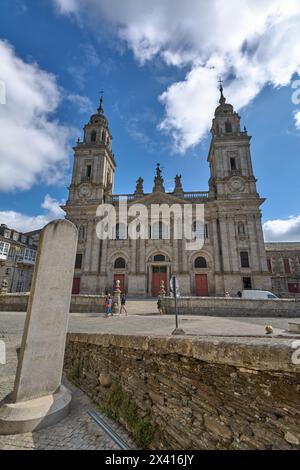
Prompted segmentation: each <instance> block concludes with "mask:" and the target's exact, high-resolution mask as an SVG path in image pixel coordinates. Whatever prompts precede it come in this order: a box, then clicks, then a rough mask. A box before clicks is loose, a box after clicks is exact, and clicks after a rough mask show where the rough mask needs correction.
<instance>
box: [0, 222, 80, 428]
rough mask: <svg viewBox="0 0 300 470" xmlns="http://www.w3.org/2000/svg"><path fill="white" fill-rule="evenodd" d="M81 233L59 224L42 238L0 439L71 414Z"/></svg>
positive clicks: (0, 415)
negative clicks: (68, 359) (67, 383)
mask: <svg viewBox="0 0 300 470" xmlns="http://www.w3.org/2000/svg"><path fill="white" fill-rule="evenodd" d="M76 248H77V229H76V227H75V225H73V224H72V223H71V222H69V221H68V220H56V221H53V222H51V223H50V224H48V225H47V226H46V227H45V228H44V230H43V231H42V233H41V238H40V243H39V248H38V253H37V259H36V264H35V268H34V274H33V280H32V288H31V292H30V297H29V301H28V308H27V315H26V320H25V326H24V331H23V337H22V344H21V350H20V355H19V361H18V367H17V373H16V378H15V385H14V390H13V393H12V394H11V395H10V396H8V397H7V400H6V401H5V402H4V405H3V406H2V407H1V408H0V434H16V433H23V432H29V431H32V430H34V429H38V428H41V427H45V426H48V425H50V424H54V423H55V422H57V421H58V420H60V419H62V418H64V417H65V416H66V414H67V413H68V410H69V405H70V401H71V394H70V392H69V391H68V390H67V389H66V388H65V387H63V386H62V385H61V377H62V368H63V360H64V350H65V342H66V333H67V326H68V317H69V310H70V301H71V291H72V282H73V271H74V262H75V255H76Z"/></svg>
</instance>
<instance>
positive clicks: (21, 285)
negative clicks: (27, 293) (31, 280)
mask: <svg viewBox="0 0 300 470" xmlns="http://www.w3.org/2000/svg"><path fill="white" fill-rule="evenodd" d="M23 290H24V282H23V281H18V283H17V288H16V291H17V292H23Z"/></svg>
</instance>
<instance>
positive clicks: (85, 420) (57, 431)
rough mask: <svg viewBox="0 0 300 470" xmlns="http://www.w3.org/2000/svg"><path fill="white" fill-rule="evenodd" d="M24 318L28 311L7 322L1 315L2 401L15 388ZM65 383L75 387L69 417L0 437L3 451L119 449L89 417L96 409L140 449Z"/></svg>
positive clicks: (0, 397)
mask: <svg viewBox="0 0 300 470" xmlns="http://www.w3.org/2000/svg"><path fill="white" fill-rule="evenodd" d="M14 317H15V315H14ZM24 317H25V315H24V314H21V315H20V314H19V315H17V318H14V321H13V322H9V321H7V320H6V322H5V321H3V317H2V316H1V317H0V339H2V340H4V341H5V343H6V365H5V366H3V365H0V401H1V399H2V398H4V396H5V395H7V394H8V393H9V392H10V391H11V390H12V388H13V382H14V377H15V371H16V365H17V355H16V346H17V345H19V344H20V340H21V332H22V327H23V319H24ZM64 384H65V385H66V386H67V387H68V388H69V389H71V391H72V395H73V400H72V405H71V412H70V414H69V416H68V417H67V418H65V419H64V420H62V421H61V422H60V423H58V424H56V425H54V426H49V427H48V428H44V429H42V430H40V431H37V432H33V433H26V434H18V435H9V436H0V450H12V449H14V450H34V449H43V450H54V449H55V450H60V449H61V450H75V449H80V450H93V449H94V450H114V449H115V450H118V449H119V448H118V446H117V445H116V444H115V443H114V442H113V441H112V439H111V438H110V437H108V436H107V435H106V434H105V433H104V432H103V431H102V430H101V429H100V428H99V427H98V426H97V425H96V424H95V423H94V421H93V420H92V419H91V418H90V417H89V416H88V414H87V410H94V411H96V412H97V413H98V414H99V415H100V416H101V417H102V418H103V419H104V421H106V423H108V424H109V425H110V426H111V427H112V428H113V429H114V430H115V431H116V432H117V434H119V436H121V437H122V439H123V440H124V441H125V442H127V444H128V445H129V446H130V448H132V449H135V448H136V445H135V444H134V443H133V441H132V440H131V439H130V437H129V435H128V433H127V432H126V431H125V430H124V429H123V428H122V427H121V426H119V425H118V424H117V423H115V422H113V421H111V420H110V419H108V418H107V417H106V416H103V414H101V413H100V412H99V410H97V408H96V407H95V405H94V404H93V403H92V402H91V400H90V399H89V398H88V397H87V396H86V395H85V394H84V393H83V392H82V391H81V390H79V389H78V388H76V387H74V386H73V385H72V384H70V383H69V382H68V381H67V380H66V379H64Z"/></svg>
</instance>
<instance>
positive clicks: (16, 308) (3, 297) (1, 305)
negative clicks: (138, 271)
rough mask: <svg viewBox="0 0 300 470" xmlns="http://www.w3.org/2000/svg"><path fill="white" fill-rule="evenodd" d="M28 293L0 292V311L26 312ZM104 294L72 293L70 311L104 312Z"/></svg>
mask: <svg viewBox="0 0 300 470" xmlns="http://www.w3.org/2000/svg"><path fill="white" fill-rule="evenodd" d="M28 298H29V294H28V293H27V294H0V312H26V310H27V304H28ZM104 304H105V296H103V295H72V298H71V305H70V312H71V313H92V312H95V313H96V312H104Z"/></svg>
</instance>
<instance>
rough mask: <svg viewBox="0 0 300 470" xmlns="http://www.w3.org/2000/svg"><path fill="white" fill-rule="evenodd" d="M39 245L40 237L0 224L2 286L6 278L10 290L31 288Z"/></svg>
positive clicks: (26, 290) (0, 281) (0, 273)
mask: <svg viewBox="0 0 300 470" xmlns="http://www.w3.org/2000/svg"><path fill="white" fill-rule="evenodd" d="M37 232H39V231H36V232H35V234H36V236H37ZM37 245H38V238H35V239H34V237H32V236H31V235H30V234H27V233H20V232H18V231H17V230H14V229H11V228H9V227H7V225H5V224H1V225H0V286H1V285H2V281H3V280H4V279H5V280H6V281H7V282H8V292H28V291H29V290H30V287H31V280H32V274H33V268H34V263H35V259H36V253H37Z"/></svg>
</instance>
